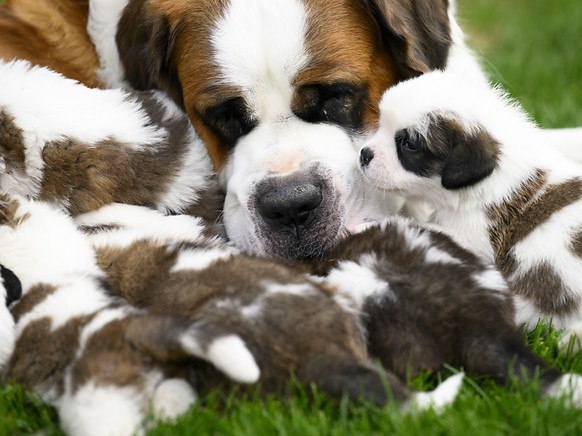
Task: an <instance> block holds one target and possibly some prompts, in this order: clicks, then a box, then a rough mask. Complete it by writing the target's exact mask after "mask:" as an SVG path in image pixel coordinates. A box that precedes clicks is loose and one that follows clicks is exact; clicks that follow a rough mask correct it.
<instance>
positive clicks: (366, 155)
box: [360, 147, 374, 168]
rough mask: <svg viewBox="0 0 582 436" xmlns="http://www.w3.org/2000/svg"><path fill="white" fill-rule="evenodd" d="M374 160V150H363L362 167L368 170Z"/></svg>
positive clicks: (361, 155)
mask: <svg viewBox="0 0 582 436" xmlns="http://www.w3.org/2000/svg"><path fill="white" fill-rule="evenodd" d="M372 159H374V152H373V151H372V149H371V148H370V147H364V148H362V151H360V166H361V167H362V168H366V167H367V166H368V165H369V164H370V162H371V161H372Z"/></svg>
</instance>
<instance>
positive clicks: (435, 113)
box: [360, 72, 582, 334]
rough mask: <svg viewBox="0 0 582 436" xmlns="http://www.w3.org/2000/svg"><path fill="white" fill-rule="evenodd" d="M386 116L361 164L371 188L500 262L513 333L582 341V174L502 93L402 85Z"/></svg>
mask: <svg viewBox="0 0 582 436" xmlns="http://www.w3.org/2000/svg"><path fill="white" fill-rule="evenodd" d="M380 109H381V119H380V128H379V130H378V132H377V133H376V135H375V136H374V137H373V139H372V140H371V141H370V142H368V144H367V146H366V147H365V148H364V149H362V151H361V156H360V158H361V167H362V169H363V172H364V174H365V175H366V176H367V178H368V179H369V180H370V181H372V182H373V183H374V184H376V185H377V186H379V187H381V188H383V189H386V190H388V191H392V192H398V193H400V194H402V195H404V196H407V197H410V198H418V199H423V200H426V201H429V202H430V203H431V204H432V205H433V207H434V209H435V211H434V214H433V215H432V217H431V222H433V223H435V224H438V225H439V226H440V227H441V228H443V229H444V230H445V231H447V232H448V233H450V234H451V235H452V236H453V237H454V238H455V239H456V240H457V241H458V242H460V243H461V244H462V245H463V246H465V247H467V248H468V249H470V250H472V251H474V252H476V253H477V254H478V255H479V256H480V257H481V258H482V259H485V260H488V261H491V262H494V263H495V265H496V266H497V267H498V268H499V270H500V271H501V272H502V273H503V275H504V277H505V278H506V280H507V281H508V283H509V285H510V287H511V290H512V292H513V294H514V296H515V302H516V305H517V320H516V321H517V323H526V324H527V325H528V326H529V327H533V326H534V325H535V324H536V323H537V321H538V320H539V319H540V318H547V319H551V321H552V322H553V323H554V325H556V326H558V327H573V328H574V329H575V330H576V331H577V332H578V334H582V324H580V320H581V319H582V248H581V247H582V246H581V241H582V167H581V166H579V165H578V164H576V163H573V162H572V161H570V160H568V159H565V158H564V157H563V156H562V155H560V154H558V153H555V152H552V151H551V148H550V147H548V145H547V144H543V139H545V136H544V135H540V130H538V129H537V127H536V126H535V125H534V124H533V123H532V122H531V121H530V120H529V119H528V117H527V116H526V115H525V114H524V112H523V111H522V110H521V109H520V108H519V107H518V106H517V105H516V104H515V103H513V102H512V101H510V100H509V99H508V98H507V97H506V96H505V95H504V94H503V93H502V92H501V91H499V90H496V89H491V88H490V87H489V86H480V85H476V84H475V83H470V82H467V81H465V80H463V79H462V78H461V77H458V76H456V75H453V74H450V73H443V72H432V73H430V74H427V75H424V76H423V77H419V78H417V79H414V80H411V81H408V82H404V83H402V84H399V85H398V86H396V87H394V88H393V89H391V90H389V91H388V92H386V94H385V95H384V97H383V99H382V103H381V105H380ZM576 323H577V324H576Z"/></svg>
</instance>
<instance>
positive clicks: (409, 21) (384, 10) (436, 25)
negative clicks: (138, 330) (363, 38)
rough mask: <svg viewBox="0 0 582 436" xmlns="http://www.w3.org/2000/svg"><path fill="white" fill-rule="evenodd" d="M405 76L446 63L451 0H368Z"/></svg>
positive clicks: (393, 55)
mask: <svg viewBox="0 0 582 436" xmlns="http://www.w3.org/2000/svg"><path fill="white" fill-rule="evenodd" d="M366 3H367V5H368V7H369V9H370V10H371V11H372V14H373V15H374V17H375V19H376V21H378V23H379V25H380V29H381V33H382V38H383V39H384V42H385V44H386V45H387V46H388V49H389V50H391V51H392V57H393V59H394V61H395V62H396V64H397V66H398V68H399V70H400V74H401V76H402V78H403V79H408V78H411V77H416V76H418V75H420V74H422V73H426V72H427V71H430V70H433V69H437V68H439V69H442V68H444V67H445V66H446V62H447V56H448V52H449V46H450V45H451V27H450V22H449V14H448V12H449V0H399V1H395V0H366Z"/></svg>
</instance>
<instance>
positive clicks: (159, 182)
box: [0, 61, 222, 224]
mask: <svg viewBox="0 0 582 436" xmlns="http://www.w3.org/2000/svg"><path fill="white" fill-rule="evenodd" d="M63 98H65V99H66V104H55V103H57V102H61V101H62V99H63ZM0 126H1V129H0V164H1V168H0V192H4V193H10V194H19V195H24V196H26V197H28V198H34V199H40V200H47V201H51V202H52V203H54V204H58V205H59V206H61V207H62V209H63V210H65V211H66V212H68V213H70V214H72V215H76V214H79V213H83V212H88V211H91V210H95V209H97V208H99V207H100V206H103V205H105V204H108V203H111V202H123V203H127V204H138V205H144V206H149V207H151V208H153V209H157V210H161V211H164V212H169V213H181V212H182V213H184V212H185V213H192V214H195V215H197V216H200V217H204V218H205V219H207V221H208V223H209V224H214V223H215V221H216V220H217V217H218V215H219V213H220V208H221V204H222V198H221V196H220V195H218V190H217V185H216V181H215V179H214V172H213V170H212V167H211V164H210V160H209V159H208V156H207V154H206V150H205V147H204V145H203V144H202V142H201V141H200V139H199V137H198V136H197V135H196V133H195V132H194V130H193V128H192V127H191V126H190V123H189V120H188V118H187V117H186V115H185V114H184V113H183V112H182V111H181V110H180V109H179V108H177V107H176V106H175V105H174V103H172V102H171V101H170V100H169V99H168V98H167V97H166V96H165V95H164V94H163V93H162V92H156V91H147V92H130V91H124V90H121V89H112V90H98V89H91V88H88V87H86V86H84V85H82V84H79V83H77V82H75V81H73V80H70V79H67V78H65V77H63V76H62V75H60V74H57V73H55V72H53V71H51V70H49V69H48V68H41V67H31V66H30V64H29V63H28V62H25V61H14V62H9V63H4V62H2V61H0Z"/></svg>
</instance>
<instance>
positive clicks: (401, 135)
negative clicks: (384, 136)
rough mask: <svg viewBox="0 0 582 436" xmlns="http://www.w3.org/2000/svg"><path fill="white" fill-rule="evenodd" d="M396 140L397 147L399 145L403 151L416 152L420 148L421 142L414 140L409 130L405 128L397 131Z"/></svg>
mask: <svg viewBox="0 0 582 436" xmlns="http://www.w3.org/2000/svg"><path fill="white" fill-rule="evenodd" d="M394 141H395V142H396V147H398V148H399V149H400V150H402V151H406V152H409V153H414V152H417V151H418V150H420V146H419V144H418V143H417V142H416V141H414V140H412V139H411V138H410V135H409V134H408V132H406V131H404V130H401V131H399V132H396V136H395V137H394Z"/></svg>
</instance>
